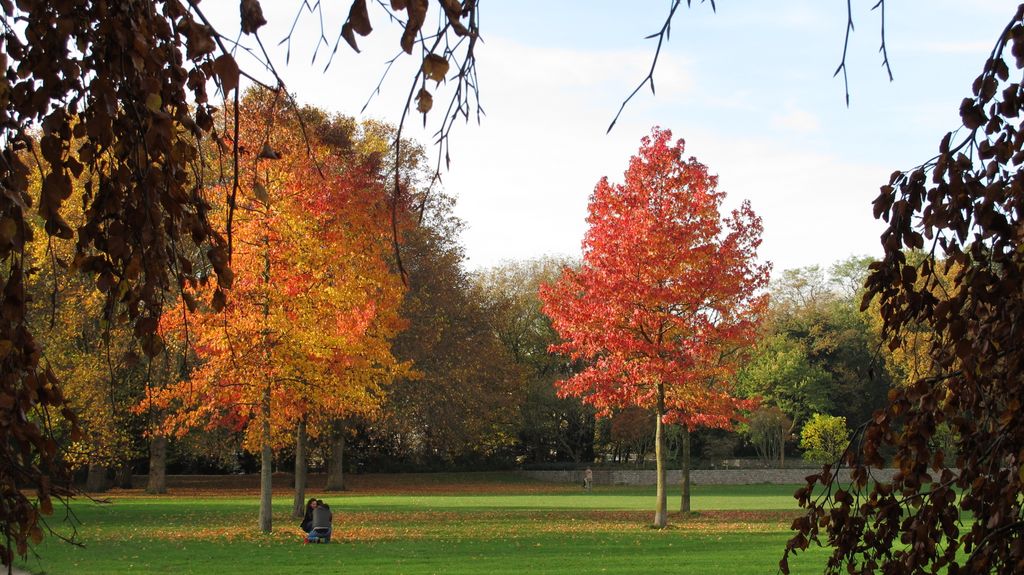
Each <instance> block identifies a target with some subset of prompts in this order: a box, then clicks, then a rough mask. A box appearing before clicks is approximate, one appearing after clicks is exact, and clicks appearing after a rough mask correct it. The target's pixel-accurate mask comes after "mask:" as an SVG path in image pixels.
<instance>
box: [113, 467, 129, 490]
mask: <svg viewBox="0 0 1024 575" xmlns="http://www.w3.org/2000/svg"><path fill="white" fill-rule="evenodd" d="M114 487H118V488H121V489H131V488H132V466H131V464H129V463H122V464H121V465H118V466H117V467H116V468H115V469H114Z"/></svg>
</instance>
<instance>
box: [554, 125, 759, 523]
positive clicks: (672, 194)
mask: <svg viewBox="0 0 1024 575" xmlns="http://www.w3.org/2000/svg"><path fill="white" fill-rule="evenodd" d="M671 138H672V133H671V132H670V131H669V130H662V129H659V128H655V129H653V130H652V132H651V135H650V136H648V137H645V138H644V139H643V141H642V142H641V145H640V151H639V153H638V154H637V155H636V156H634V157H633V158H632V159H631V160H630V163H629V168H628V169H627V170H626V173H625V176H624V182H623V183H622V184H612V183H610V182H609V181H608V179H607V178H602V179H601V181H600V182H599V183H598V184H597V186H596V187H595V188H594V194H593V196H592V197H591V201H590V206H589V209H588V212H589V213H588V218H587V221H588V223H589V224H590V228H589V229H588V230H587V234H586V236H585V237H584V240H583V263H582V265H581V266H580V268H579V270H574V269H569V268H566V269H565V270H564V271H563V273H562V276H561V277H560V278H559V279H558V281H557V282H556V283H554V284H552V285H548V286H543V287H542V288H541V300H542V301H543V302H544V308H543V309H544V312H545V313H546V314H547V315H549V316H550V317H551V320H552V324H553V325H554V327H555V329H556V330H557V331H558V334H559V336H560V337H561V338H562V339H563V340H564V341H563V342H562V343H560V344H558V345H555V346H553V347H552V348H551V349H552V351H556V352H559V353H564V354H567V355H569V357H570V358H572V359H573V360H576V361H582V362H584V363H585V364H586V367H585V368H584V369H583V370H582V371H580V372H579V373H577V374H575V375H573V376H572V377H569V378H567V379H564V380H561V381H560V382H558V386H559V387H560V391H561V393H562V394H564V395H574V396H578V397H582V398H583V399H584V400H585V401H587V402H588V403H590V404H592V405H594V406H595V407H597V408H598V409H599V410H600V411H601V412H604V413H608V412H609V411H610V410H611V409H612V408H615V407H626V406H631V405H634V406H638V407H643V408H646V409H650V410H652V411H653V412H654V414H655V420H656V425H657V432H658V433H657V434H658V441H657V444H656V451H657V454H658V463H659V472H660V473H659V509H658V511H657V512H656V514H655V523H656V524H657V525H660V526H664V525H665V522H666V520H667V517H666V515H665V508H664V468H663V464H664V454H663V451H664V449H663V443H664V440H663V437H662V426H663V423H665V422H667V421H675V422H682V423H683V424H685V425H687V426H691V427H696V426H701V425H703V426H714V427H727V426H729V425H730V423H731V422H732V420H733V418H734V417H735V414H736V409H737V407H738V406H737V404H736V402H735V400H734V399H733V397H732V396H731V394H730V392H729V389H728V387H727V382H728V379H729V378H728V375H729V374H730V373H731V372H732V370H733V368H734V364H733V363H732V362H731V361H730V360H729V358H728V356H729V355H730V354H732V353H734V352H735V351H736V350H737V349H738V348H742V347H743V346H744V345H746V344H749V342H750V340H751V338H752V337H753V336H754V334H755V333H756V327H757V325H758V323H759V321H760V319H761V315H762V313H763V311H764V308H765V306H766V304H767V297H766V296H765V295H764V294H762V293H761V290H762V289H763V288H764V287H765V285H766V283H767V280H768V270H769V266H768V265H767V264H761V263H758V262H757V261H756V256H757V246H758V245H759V244H760V241H761V220H760V219H759V218H758V217H757V215H756V214H754V212H753V210H752V209H751V208H750V205H749V203H746V202H745V203H743V205H742V206H741V207H740V208H738V209H736V210H734V211H733V212H732V214H730V215H728V216H725V217H723V216H722V215H721V214H720V213H719V209H720V206H721V203H722V200H723V198H724V197H725V194H724V193H723V192H721V191H718V190H717V189H716V184H717V178H715V177H714V176H712V175H710V174H709V173H708V169H707V167H706V166H704V165H703V164H701V163H700V162H698V161H697V160H696V159H694V158H690V159H685V158H684V156H683V152H684V146H683V141H682V140H678V141H676V142H674V143H673V142H671Z"/></svg>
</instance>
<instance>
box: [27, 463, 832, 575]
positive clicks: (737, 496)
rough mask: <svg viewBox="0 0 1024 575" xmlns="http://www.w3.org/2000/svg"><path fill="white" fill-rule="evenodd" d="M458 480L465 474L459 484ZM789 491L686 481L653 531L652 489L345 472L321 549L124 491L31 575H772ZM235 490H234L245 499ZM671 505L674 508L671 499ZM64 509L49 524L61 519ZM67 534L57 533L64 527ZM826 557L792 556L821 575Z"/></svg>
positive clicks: (232, 515) (248, 497) (209, 508)
mask: <svg viewBox="0 0 1024 575" xmlns="http://www.w3.org/2000/svg"><path fill="white" fill-rule="evenodd" d="M467 477H468V478H467ZM795 488H796V487H795V486H773V485H752V486H695V487H694V493H693V507H694V509H695V510H696V511H697V512H698V514H697V515H694V516H688V517H683V516H680V515H678V514H673V515H672V516H671V518H670V521H671V524H672V526H671V527H670V528H669V529H665V530H656V529H651V528H649V527H648V525H649V524H650V522H651V519H652V518H653V505H654V488H653V487H648V488H635V487H618V486H607V487H606V486H598V487H596V488H595V489H594V491H593V492H592V493H582V492H581V491H580V490H579V488H578V487H577V486H575V485H558V484H548V483H540V482H535V481H531V480H526V479H522V478H518V477H515V476H512V475H511V474H471V475H470V476H466V475H458V476H456V475H446V474H431V475H404V476H354V477H353V481H351V482H350V490H349V491H346V492H344V493H341V494H319V493H315V492H314V493H315V494H316V495H319V496H321V497H323V498H324V499H325V500H326V501H327V502H328V503H330V504H331V508H332V510H333V511H334V515H335V524H334V539H333V541H332V543H331V544H330V545H303V544H301V537H300V534H301V532H300V531H299V529H298V527H297V524H298V521H297V520H294V519H292V518H291V517H290V516H289V510H290V505H291V493H290V491H288V490H285V489H281V490H280V495H279V496H278V497H275V499H274V532H273V533H272V534H269V535H263V534H260V533H258V531H257V529H256V516H257V512H258V508H259V503H258V501H257V493H256V491H251V492H248V493H240V492H238V491H239V490H228V493H229V494H228V495H224V494H223V491H221V490H216V489H202V490H187V489H185V490H179V491H178V492H175V493H172V494H171V495H169V496H161V497H150V496H145V495H142V494H141V493H139V492H133V491H125V492H118V493H114V494H112V495H111V496H110V503H108V504H102V505H98V504H95V503H91V502H88V501H76V502H75V503H74V504H73V505H72V511H73V512H74V514H75V515H76V516H77V517H78V520H79V522H80V524H79V525H78V537H79V539H80V540H81V542H82V543H84V545H85V547H84V548H80V547H74V546H71V545H68V544H65V543H62V542H60V541H57V540H55V539H54V538H48V539H47V540H46V541H44V543H43V544H42V545H40V546H38V547H37V548H36V551H37V553H38V557H30V558H29V560H28V561H27V562H25V563H24V564H22V565H20V567H22V568H24V569H27V570H29V571H31V572H32V573H47V574H53V575H63V574H68V575H71V574H83V575H85V574H93V573H95V574H116V573H161V574H167V575H177V574H179V573H216V574H221V573H267V574H270V573H295V572H304V571H305V572H322V573H333V572H345V573H389V574H390V573H408V574H417V573H455V574H457V573H487V574H488V575H498V574H502V573H509V574H511V573H517V574H518V573H581V572H588V573H681V574H687V573H692V574H704V573H709V574H710V573H722V574H739V573H757V574H767V573H775V572H776V570H777V565H778V560H779V558H780V557H781V555H782V550H783V547H784V544H785V541H786V539H787V537H788V534H789V524H790V522H791V521H792V518H793V517H794V516H796V515H797V514H798V513H799V512H798V510H797V508H796V505H795V502H794V500H793V499H792V493H793V491H794V490H795ZM243 491H244V490H243ZM671 495H672V497H671V499H670V500H669V508H670V509H671V508H673V507H676V508H678V505H679V500H678V497H679V496H678V492H676V493H673V494H671ZM61 512H62V510H58V511H57V514H58V515H60V517H57V516H55V517H54V518H51V522H53V523H55V524H59V523H60V522H61V519H62V518H63V515H61ZM61 530H62V531H64V532H67V531H68V528H67V527H62V528H61ZM824 561H825V552H823V551H820V550H818V551H815V552H812V553H809V554H806V555H801V556H800V557H798V558H797V560H795V561H791V562H790V564H791V567H793V569H794V572H797V573H816V572H817V573H820V572H821V570H822V567H823V565H824Z"/></svg>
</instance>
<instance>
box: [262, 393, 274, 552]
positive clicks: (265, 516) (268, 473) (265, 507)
mask: <svg viewBox="0 0 1024 575" xmlns="http://www.w3.org/2000/svg"><path fill="white" fill-rule="evenodd" d="M262 404H263V405H262V406H261V409H262V412H263V435H262V437H261V440H262V443H263V446H262V450H261V451H260V531H262V532H264V533H270V531H271V529H272V527H273V525H272V517H271V514H272V512H273V510H272V508H271V496H272V494H273V491H272V484H271V479H272V478H273V475H272V474H273V460H274V450H273V449H272V448H271V447H270V384H269V383H268V384H267V386H266V387H265V388H264V390H263V399H262Z"/></svg>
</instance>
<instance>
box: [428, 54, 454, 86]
mask: <svg viewBox="0 0 1024 575" xmlns="http://www.w3.org/2000/svg"><path fill="white" fill-rule="evenodd" d="M447 74H448V60H445V59H444V57H443V56H438V55H437V54H429V55H427V57H426V58H424V59H423V75H424V76H426V77H427V79H428V80H433V81H435V82H437V83H439V84H440V83H441V80H444V77H445V75H447Z"/></svg>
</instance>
